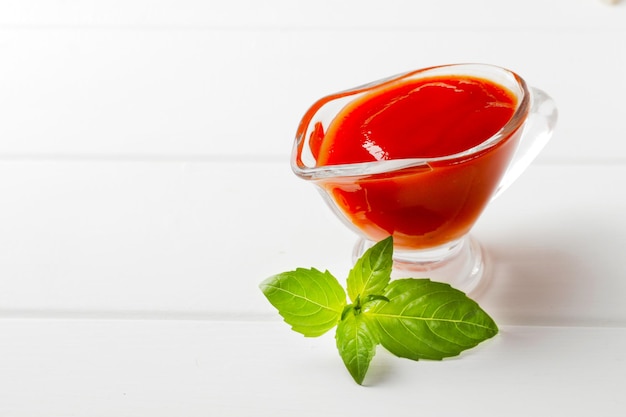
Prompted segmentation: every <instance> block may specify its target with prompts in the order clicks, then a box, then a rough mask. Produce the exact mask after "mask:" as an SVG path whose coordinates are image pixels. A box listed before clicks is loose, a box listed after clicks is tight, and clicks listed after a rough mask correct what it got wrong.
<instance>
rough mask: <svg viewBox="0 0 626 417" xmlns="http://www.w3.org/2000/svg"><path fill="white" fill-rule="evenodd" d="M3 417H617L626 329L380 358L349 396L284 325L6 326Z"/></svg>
mask: <svg viewBox="0 0 626 417" xmlns="http://www.w3.org/2000/svg"><path fill="white" fill-rule="evenodd" d="M0 333H1V334H2V338H0V370H1V371H2V378H1V379H0V388H1V389H0V414H1V415H7V416H8V415H10V416H14V417H21V416H28V417H37V416H50V415H73V416H78V417H80V416H89V417H97V416H111V415H118V416H144V415H151V416H155V417H159V416H171V415H185V416H189V417H194V416H206V415H219V416H227V417H228V416H251V415H254V416H260V417H265V416H272V417H283V416H284V417H292V416H293V415H296V414H297V415H300V416H311V417H313V416H315V417H317V416H320V415H324V416H329V417H338V416H345V415H350V414H361V415H364V414H365V415H385V414H399V415H405V414H409V413H413V412H416V410H419V412H420V413H422V414H424V415H438V416H458V415H465V416H500V415H502V413H503V412H504V411H503V410H506V415H507V416H513V417H517V416H519V417H522V416H528V415H555V414H558V413H564V414H566V415H568V416H573V417H576V416H581V417H582V416H589V415H603V416H613V415H619V412H621V410H622V409H623V408H624V406H626V399H625V398H624V396H623V392H622V391H623V386H624V383H626V379H625V378H626V377H625V375H626V364H625V362H624V360H623V352H624V350H625V349H626V329H624V328H580V327H578V328H576V327H573V328H572V327H516V326H504V327H503V328H502V329H501V333H500V334H499V335H498V336H496V337H495V338H494V339H492V340H490V341H488V342H486V343H484V344H482V345H480V346H478V347H477V348H475V349H473V350H471V351H468V352H465V353H464V354H462V355H461V357H458V358H454V359H450V360H444V361H442V362H432V361H420V362H410V361H407V360H401V359H398V358H394V357H392V356H391V355H389V354H387V353H386V352H385V351H383V350H382V349H379V350H378V353H377V355H376V357H375V358H374V360H373V362H372V365H371V369H370V371H369V373H368V376H367V378H366V380H365V385H366V386H365V387H360V386H357V385H356V384H355V383H354V382H353V381H352V379H351V378H350V376H349V375H348V373H347V371H346V370H345V369H344V367H343V364H342V363H341V360H340V358H339V355H338V354H337V352H336V348H335V346H334V340H333V337H332V335H331V334H328V335H324V336H323V337H321V338H319V339H306V338H303V337H302V336H300V335H297V334H295V333H293V332H292V331H291V330H289V329H288V327H287V326H286V325H284V324H283V323H279V322H212V321H141V320H139V321H133V320H130V321H127V320H121V321H115V320H113V321H110V320H6V319H5V320H0Z"/></svg>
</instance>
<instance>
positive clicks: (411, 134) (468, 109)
mask: <svg viewBox="0 0 626 417" xmlns="http://www.w3.org/2000/svg"><path fill="white" fill-rule="evenodd" d="M516 106H517V99H516V97H515V96H514V95H513V93H511V92H510V91H508V90H507V89H505V88H503V87H501V86H500V85H498V84H495V83H493V82H491V81H488V80H484V79H480V78H472V77H466V76H459V77H455V76H446V77H434V78H427V79H421V80H409V81H403V82H400V83H391V84H389V85H386V86H384V88H381V89H375V90H374V91H371V92H368V93H366V94H365V95H363V96H362V97H360V98H359V99H357V100H355V101H354V102H352V103H350V104H349V105H348V106H346V107H345V108H344V109H343V110H342V111H341V112H340V113H339V114H338V115H337V117H335V119H334V120H333V121H332V122H331V123H330V125H329V126H328V128H327V130H326V132H323V129H321V127H317V128H316V129H315V131H314V133H313V134H314V135H315V136H316V137H315V138H311V141H310V143H311V144H312V149H311V151H312V153H313V154H314V155H316V157H317V165H318V166H331V165H341V164H350V163H361V162H375V161H382V160H391V159H403V158H429V159H432V158H438V157H444V156H449V155H454V154H459V153H461V152H463V151H466V150H468V149H471V148H474V147H475V146H477V145H479V144H481V143H483V142H484V141H485V140H487V139H489V138H490V137H492V136H493V135H494V134H495V133H497V132H498V131H500V130H501V129H502V127H503V126H504V125H505V124H506V123H507V122H508V121H509V120H510V119H511V117H512V116H513V114H514V112H515V109H516ZM517 133H518V132H514V134H513V137H514V138H515V139H514V140H510V139H511V138H507V139H505V140H503V141H501V142H498V143H497V144H495V145H494V146H492V147H489V148H487V149H486V150H483V151H480V152H478V153H476V154H472V155H471V156H462V155H461V156H459V157H458V158H454V159H452V160H449V161H436V160H435V161H431V162H429V165H428V166H427V167H426V168H425V167H420V168H415V169H412V168H409V169H405V170H402V171H396V172H392V173H384V174H374V175H367V176H363V177H358V178H354V177H343V178H342V177H340V178H334V179H328V180H324V181H322V182H321V183H320V185H321V186H322V187H324V188H326V190H327V191H328V192H329V194H330V195H331V196H332V198H333V199H334V200H335V202H336V203H337V205H338V206H339V207H340V209H341V211H342V212H343V214H344V216H345V217H346V219H347V220H348V221H349V222H350V223H351V224H352V225H354V226H356V227H357V228H359V229H360V230H361V231H362V232H364V233H365V234H366V235H367V236H368V237H369V238H370V239H372V240H380V239H382V238H384V237H386V236H388V235H390V234H392V235H393V236H394V241H395V244H396V246H397V247H399V248H405V249H416V248H429V247H433V246H438V245H442V244H444V243H447V242H450V241H451V240H454V239H457V238H460V237H462V236H463V235H464V234H465V233H467V232H468V231H469V229H470V228H471V226H472V225H473V223H474V222H475V220H476V219H477V217H478V216H479V215H480V213H481V212H482V209H483V208H484V206H485V205H486V204H487V202H488V200H489V198H490V196H491V195H492V193H493V190H494V189H495V188H496V187H497V184H498V182H499V179H500V177H501V176H502V173H503V172H504V170H505V168H506V166H507V164H508V161H509V159H510V156H511V155H512V152H513V150H514V147H515V143H514V142H516V141H517V136H518V135H517Z"/></svg>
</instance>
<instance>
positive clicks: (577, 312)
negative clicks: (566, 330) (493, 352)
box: [473, 216, 626, 326]
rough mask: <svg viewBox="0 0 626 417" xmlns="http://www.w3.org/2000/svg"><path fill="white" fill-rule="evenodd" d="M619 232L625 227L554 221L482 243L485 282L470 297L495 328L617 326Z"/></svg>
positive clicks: (621, 269)
mask: <svg viewBox="0 0 626 417" xmlns="http://www.w3.org/2000/svg"><path fill="white" fill-rule="evenodd" d="M568 218H569V219H570V220H571V219H572V217H571V216H569V217H568ZM594 223H595V224H594ZM620 228H622V229H626V227H625V226H617V227H616V228H615V229H613V230H608V229H602V228H599V227H597V222H593V221H591V220H587V219H583V220H581V219H579V221H577V224H576V225H573V224H566V222H563V223H554V224H552V225H551V226H550V228H548V229H547V230H545V229H544V230H542V232H541V233H540V234H539V233H533V232H537V231H536V230H527V231H519V230H518V231H517V232H514V233H511V234H508V235H507V237H506V238H505V237H503V238H502V239H500V240H499V241H497V242H495V241H494V242H483V247H484V249H485V252H486V258H487V259H486V260H487V263H488V268H487V277H486V284H485V285H484V286H483V287H482V288H479V290H478V291H477V292H476V293H475V294H473V297H474V298H475V299H477V300H478V301H479V302H480V303H481V305H482V306H483V307H484V308H485V309H486V310H487V311H489V312H490V314H493V316H494V318H496V320H497V321H498V322H499V323H500V324H512V325H547V326H550V325H578V326H580V325H594V326H597V325H612V324H616V323H617V324H619V323H622V322H623V321H624V320H625V319H626V308H624V307H623V306H624V304H625V303H623V302H622V301H620V299H621V298H622V297H623V295H625V294H626V284H624V282H626V253H625V252H624V248H626V230H619V229H620Z"/></svg>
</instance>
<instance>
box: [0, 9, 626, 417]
mask: <svg viewBox="0 0 626 417" xmlns="http://www.w3.org/2000/svg"><path fill="white" fill-rule="evenodd" d="M453 62H487V63H491V64H496V65H501V66H504V67H508V68H510V69H512V70H514V71H516V72H518V73H519V74H521V75H522V76H523V77H524V78H525V79H526V80H527V81H528V83H529V84H531V85H533V86H537V87H540V88H542V89H544V90H545V91H547V92H549V93H550V94H551V95H552V96H553V98H554V99H555V100H556V102H557V104H558V107H559V112H560V119H559V125H558V128H557V131H556V133H555V135H554V137H553V139H552V141H551V142H550V143H549V144H548V146H547V147H546V148H545V150H544V152H543V153H542V154H541V155H540V156H539V158H538V159H537V160H536V161H535V163H534V164H533V165H532V166H531V167H530V168H529V169H528V171H527V172H526V173H525V174H524V175H523V176H522V177H521V178H520V179H519V180H518V182H516V183H515V184H514V185H513V186H512V187H511V188H510V189H509V190H508V191H507V192H506V193H505V194H503V195H502V196H501V197H500V198H498V199H497V200H496V201H494V202H493V204H492V205H491V206H490V207H489V208H488V209H487V210H486V211H485V213H484V215H483V216H482V218H481V219H480V221H479V223H478V224H477V225H476V227H475V229H474V232H473V234H474V236H476V237H477V238H478V239H479V240H480V241H481V242H482V244H483V245H484V247H485V248H486V250H487V252H488V255H489V260H490V261H491V265H492V277H493V278H492V281H491V282H490V285H489V287H488V288H487V289H486V290H485V291H484V292H483V293H481V294H479V295H478V296H477V300H478V301H479V302H480V304H481V305H482V306H483V308H485V309H486V310H487V311H488V312H489V313H490V314H491V315H492V316H493V317H494V318H495V319H496V321H497V322H498V324H499V325H500V327H501V333H500V335H498V336H497V337H496V338H495V339H493V340H490V341H489V342H487V343H485V344H483V345H480V346H479V347H478V348H477V349H474V350H472V351H470V352H467V353H465V354H463V355H461V357H460V358H456V359H452V360H446V361H443V362H418V363H414V362H409V361H404V360H399V359H395V358H392V357H391V356H390V355H388V354H386V353H385V352H383V351H382V350H380V351H379V353H378V355H377V356H376V358H375V359H374V362H373V364H372V369H371V370H370V373H369V374H368V377H367V379H366V381H365V383H366V385H367V386H366V387H358V386H356V385H355V384H354V383H353V382H352V380H351V378H350V376H349V375H348V373H347V372H346V371H345V369H343V365H342V364H341V362H340V359H339V356H338V355H337V353H336V351H335V348H334V340H333V338H332V335H330V334H329V335H326V336H324V337H322V338H320V339H305V338H302V337H301V336H299V335H297V334H296V333H293V332H291V331H290V330H289V328H288V326H286V325H285V324H284V323H282V322H281V321H280V319H279V317H278V315H277V314H276V313H275V311H274V310H273V308H272V307H271V306H270V305H269V303H267V301H266V300H265V299H264V298H263V297H262V294H261V293H260V291H259V290H258V288H257V285H258V283H259V282H260V281H262V280H263V279H264V278H266V277H267V276H269V275H271V274H274V273H277V272H281V271H284V270H289V269H293V268H295V267H297V266H306V267H308V266H316V267H318V268H328V269H330V270H331V272H333V273H335V274H336V275H338V276H342V275H345V274H346V273H347V271H348V269H349V267H350V254H351V251H352V245H353V243H354V239H355V237H354V236H353V235H352V234H351V232H349V231H348V230H346V229H345V228H344V226H343V225H341V224H340V223H339V221H338V220H336V219H335V218H334V217H333V216H332V214H331V213H330V212H329V211H328V209H327V208H326V207H325V206H324V204H323V202H322V201H321V199H320V198H319V195H318V194H317V193H316V192H315V190H314V189H313V187H312V186H311V185H309V184H306V183H304V182H302V181H300V180H298V179H297V178H295V176H294V175H293V174H292V173H291V171H290V168H289V154H290V151H291V144H292V140H293V135H294V132H295V129H296V127H297V124H298V122H299V120H300V117H301V116H302V115H303V113H304V112H305V111H306V109H307V108H308V106H309V105H311V104H312V103H313V102H314V101H315V100H316V99H318V98H320V97H321V96H323V95H326V94H329V93H332V92H336V91H338V90H343V89H345V88H348V87H352V86H355V85H359V84H362V83H364V82H368V81H372V80H375V79H378V78H382V77H385V76H388V75H392V74H396V73H399V72H403V71H406V70H410V69H416V68H421V67H425V66H431V65H437V64H444V63H453ZM625 96H626V4H624V3H623V2H620V3H618V4H616V5H613V6H610V5H608V4H606V3H604V2H602V1H599V0H526V1H524V2H519V1H517V2H513V1H503V0H438V1H428V2H427V1H402V0H387V1H384V2H376V1H373V0H360V1H357V0H350V1H343V2H333V1H330V0H318V1H315V2H296V1H288V0H270V1H253V0H233V1H228V2H226V1H223V2H217V1H206V2H202V1H199V0H183V1H174V0H169V1H167V0H156V1H148V0H143V1H142V0H129V1H96V0H91V1H82V2H79V1H70V0H66V1H62V0H57V1H48V2H46V1H35V0H32V1H0V416H100V415H102V416H110V415H116V416H145V415H151V416H166V415H167V416H169V415H177V416H179V415H186V416H201V415H202V416H205V415H212V416H294V415H299V416H320V415H324V416H335V415H336V416H344V415H346V414H359V415H380V414H381V413H385V414H386V415H387V414H388V415H393V414H398V415H407V414H408V413H412V414H413V413H414V414H418V413H419V414H421V415H428V416H453V415H460V414H461V413H462V414H464V415H469V416H472V415H483V416H485V415H486V416H489V415H493V416H500V415H509V416H518V415H519V416H527V415H539V416H554V415H569V416H578V415H580V416H588V415H602V416H618V415H622V414H621V413H622V412H623V411H622V410H623V409H624V407H625V406H626V399H625V398H624V396H623V394H622V390H623V389H622V387H623V386H624V383H626V360H625V357H624V353H623V352H624V351H626V303H624V297H625V296H626V262H625V260H624V259H625V258H624V255H623V251H624V248H626V220H625V217H624V213H625V212H626V198H625V197H624V185H625V184H624V181H625V180H624V178H626V145H625V142H624V141H625V139H626V137H625V136H626V135H625V131H626V130H625V128H624V118H625V117H626V105H625V104H624V97H625Z"/></svg>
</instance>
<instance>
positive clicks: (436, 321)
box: [367, 278, 498, 360]
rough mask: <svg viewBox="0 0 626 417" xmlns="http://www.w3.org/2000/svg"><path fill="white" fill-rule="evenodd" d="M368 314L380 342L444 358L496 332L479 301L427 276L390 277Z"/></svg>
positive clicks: (407, 354)
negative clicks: (420, 277) (376, 327)
mask: <svg viewBox="0 0 626 417" xmlns="http://www.w3.org/2000/svg"><path fill="white" fill-rule="evenodd" d="M383 294H384V296H385V297H387V298H388V299H389V302H384V303H378V304H376V305H375V306H374V307H373V308H372V309H371V310H369V311H368V312H367V315H369V316H371V317H372V318H373V319H374V321H375V322H376V323H377V325H378V337H379V341H380V343H381V344H382V345H383V346H384V347H385V348H386V349H387V350H389V351H390V352H391V353H393V354H394V355H396V356H400V357H404V358H409V359H413V360H419V359H435V360H439V359H443V358H445V357H449V356H456V355H458V354H459V353H461V352H462V351H464V350H466V349H469V348H472V347H474V346H476V345H477V344H479V343H480V342H482V341H484V340H486V339H489V338H490V337H493V336H495V335H496V334H497V333H498V327H497V326H496V324H495V322H494V321H493V320H492V318H491V317H489V316H488V315H487V313H485V312H484V311H483V310H482V309H481V308H480V307H479V306H478V304H477V303H476V302H475V301H473V300H471V299H469V298H468V297H467V296H466V295H465V294H464V293H462V292H461V291H458V290H455V289H453V288H452V287H450V285H448V284H444V283H439V282H432V281H430V280H428V279H414V278H407V279H399V280H394V281H392V282H391V283H390V284H389V285H388V286H387V288H386V289H385V292H384V293H383Z"/></svg>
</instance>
